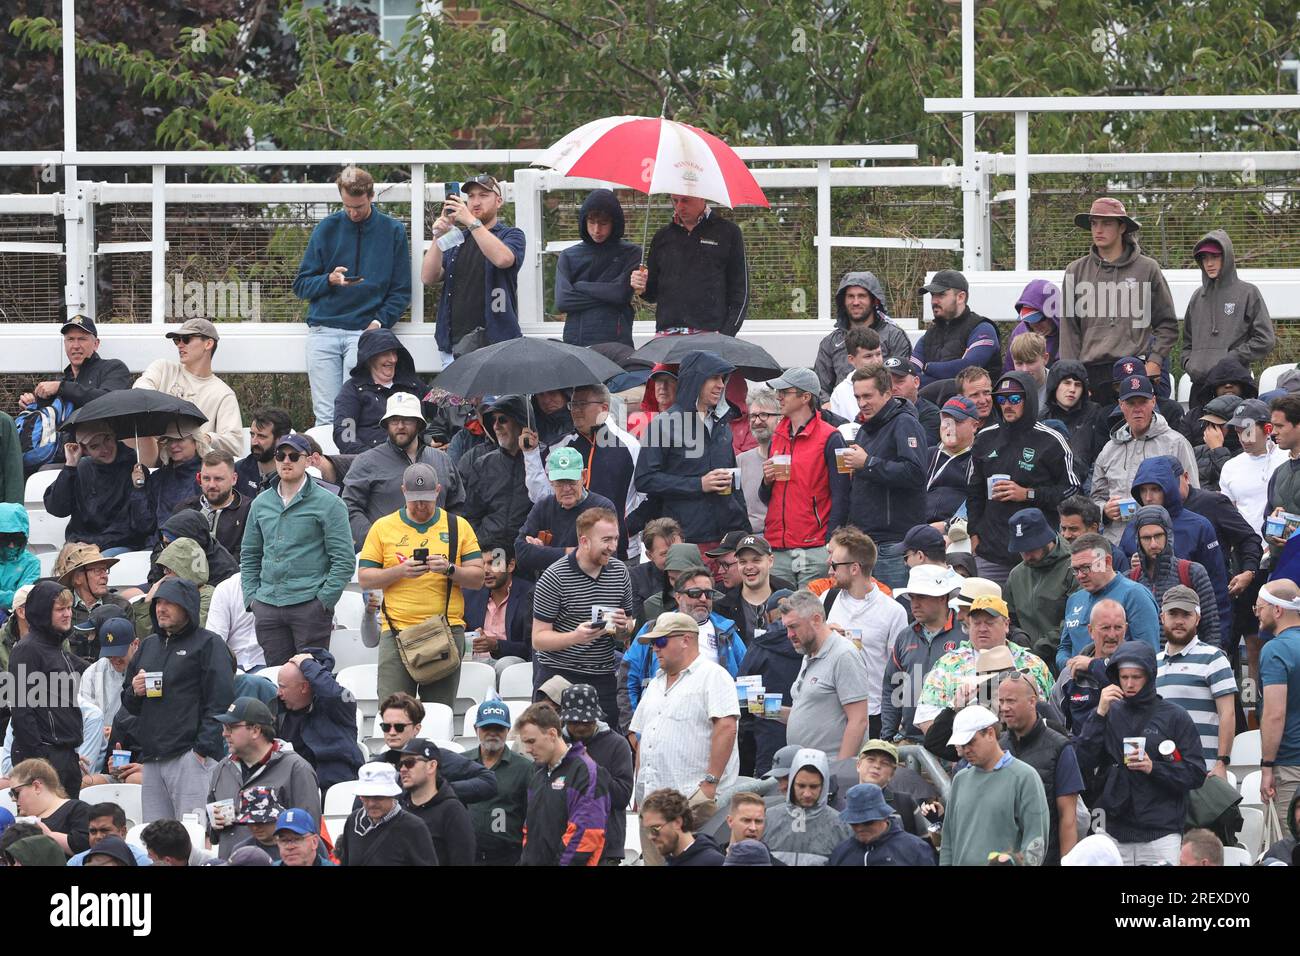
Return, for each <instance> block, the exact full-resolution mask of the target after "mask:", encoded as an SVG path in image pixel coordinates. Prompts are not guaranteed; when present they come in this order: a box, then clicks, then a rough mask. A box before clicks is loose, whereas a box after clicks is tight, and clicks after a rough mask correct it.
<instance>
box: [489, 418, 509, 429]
mask: <svg viewBox="0 0 1300 956" xmlns="http://www.w3.org/2000/svg"><path fill="white" fill-rule="evenodd" d="M508 421H510V416H509V415H493V416H492V418H491V420H490V424H491V425H492V427H493V428H496V427H497V426H498V425H500V424H501V423H502V422H508Z"/></svg>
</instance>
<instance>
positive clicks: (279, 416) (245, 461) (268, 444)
mask: <svg viewBox="0 0 1300 956" xmlns="http://www.w3.org/2000/svg"><path fill="white" fill-rule="evenodd" d="M291 431H293V424H292V422H290V421H289V413H288V412H286V411H285V410H284V409H283V408H270V407H267V408H259V409H256V410H255V411H254V412H253V420H252V421H251V422H250V423H249V426H248V454H247V455H245V456H244V457H243V458H241V459H239V461H238V462H237V463H236V464H235V486H236V487H237V488H238V489H239V490H240V491H242V492H243V493H244V494H245V495H246V496H247V497H248V498H249V499H250V500H251V499H252V498H255V497H257V494H258V492H260V491H261V490H262V489H263V488H265V487H266V483H267V481H269V480H270V478H271V476H272V475H274V474H275V448H276V446H277V445H278V444H279V443H280V439H282V438H284V436H285V435H287V434H289V433H290V432H291Z"/></svg>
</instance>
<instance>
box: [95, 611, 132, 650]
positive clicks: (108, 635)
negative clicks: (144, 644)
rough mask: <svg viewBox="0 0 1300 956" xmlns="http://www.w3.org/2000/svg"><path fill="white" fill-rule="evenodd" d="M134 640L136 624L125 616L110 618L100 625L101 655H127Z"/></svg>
mask: <svg viewBox="0 0 1300 956" xmlns="http://www.w3.org/2000/svg"><path fill="white" fill-rule="evenodd" d="M134 640H135V625H134V624H132V623H131V622H130V621H128V620H127V619H126V618H124V617H113V618H109V619H108V620H107V621H105V622H104V623H103V624H101V625H100V626H99V656H100V657H125V656H126V654H127V651H129V650H130V649H131V642H132V641H134Z"/></svg>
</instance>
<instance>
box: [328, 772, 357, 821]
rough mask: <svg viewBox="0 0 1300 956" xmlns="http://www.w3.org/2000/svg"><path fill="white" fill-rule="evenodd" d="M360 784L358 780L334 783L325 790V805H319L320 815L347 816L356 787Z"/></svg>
mask: <svg viewBox="0 0 1300 956" xmlns="http://www.w3.org/2000/svg"><path fill="white" fill-rule="evenodd" d="M360 786H361V781H360V780H344V781H343V782H342V783H336V784H334V786H332V787H330V788H329V789H328V790H326V791H325V805H324V806H322V807H321V815H322V816H327V817H337V816H347V815H348V814H349V813H351V812H352V804H353V803H355V802H356V799H357V788H358V787H360Z"/></svg>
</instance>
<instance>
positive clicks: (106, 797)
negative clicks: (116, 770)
mask: <svg viewBox="0 0 1300 956" xmlns="http://www.w3.org/2000/svg"><path fill="white" fill-rule="evenodd" d="M142 790H143V788H142V787H141V785H140V784H138V783H101V784H97V785H95V786H93V787H83V788H82V790H81V794H80V796H79V797H78V799H79V800H83V801H85V802H86V803H89V804H92V805H93V804H96V803H116V804H117V805H118V806H119V807H121V808H122V812H123V813H125V814H126V823H127V826H128V827H129V826H134V825H135V824H137V823H139V822H140V821H141V819H143V818H144V809H143V805H142V802H141V797H140V793H141V791H142Z"/></svg>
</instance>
